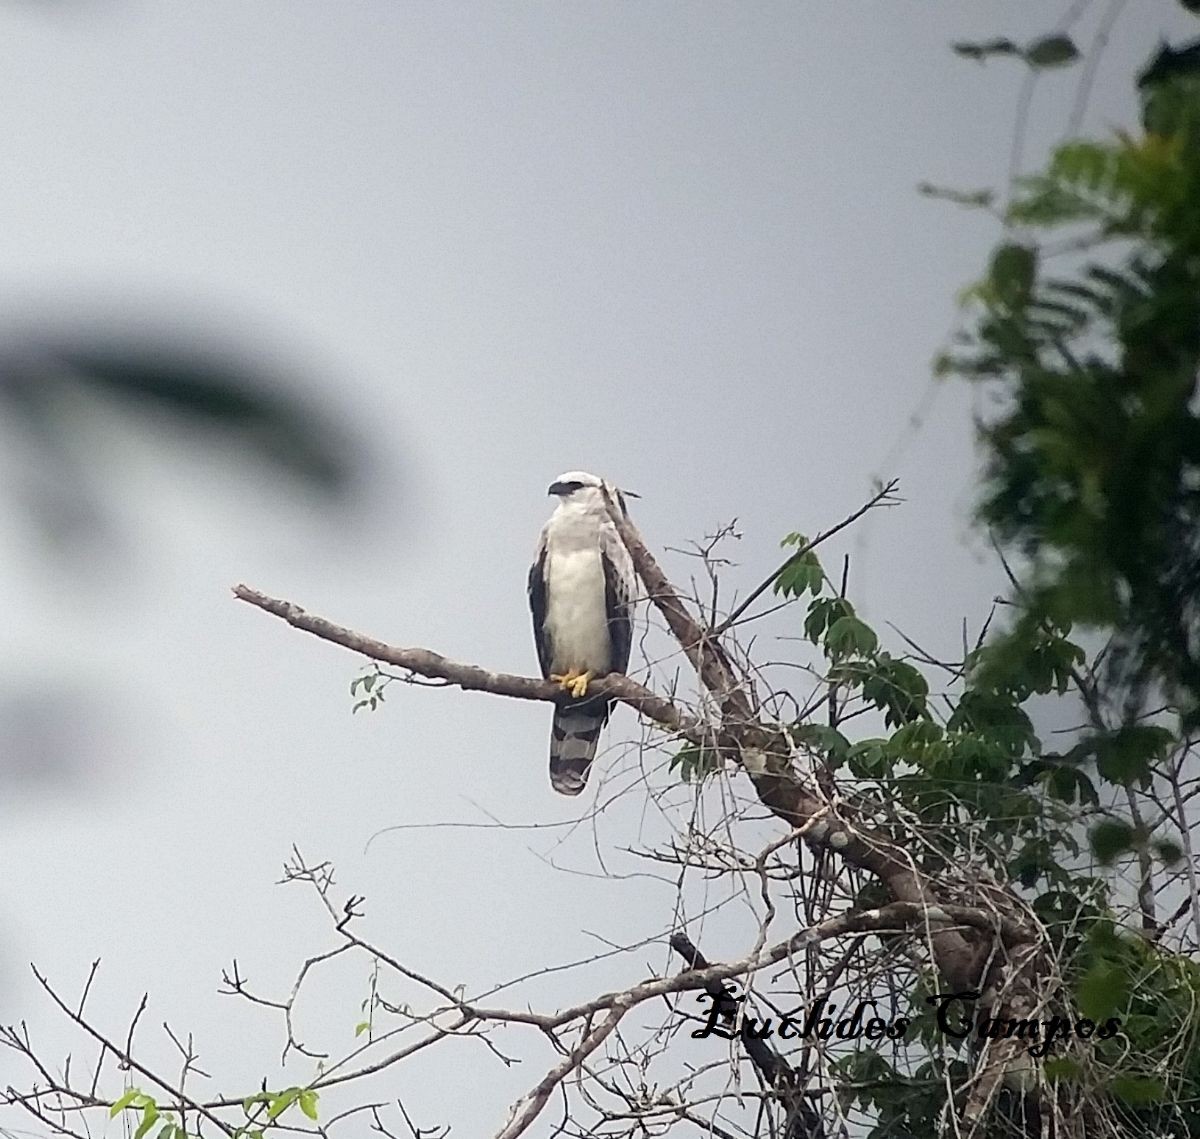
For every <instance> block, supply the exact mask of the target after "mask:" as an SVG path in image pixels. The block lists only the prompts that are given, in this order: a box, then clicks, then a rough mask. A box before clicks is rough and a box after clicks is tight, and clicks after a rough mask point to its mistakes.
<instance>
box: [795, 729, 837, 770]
mask: <svg viewBox="0 0 1200 1139" xmlns="http://www.w3.org/2000/svg"><path fill="white" fill-rule="evenodd" d="M792 739H793V740H795V741H796V743H798V744H799V745H800V746H801V747H809V748H812V749H813V750H814V751H819V752H824V753H825V754H826V755H828V756H829V758H830V759H831V760H832V761H834V763H835V764H836V763H837V762H840V761H841V760H843V759H845V757H846V753H847V752H848V751H849V750H850V741H849V740H848V739H846V737H845V736H844V735H842V733H841V732H839V731H838V730H837V728H831V727H830V726H829V725H828V724H796V725H795V726H794V727H793V728H792Z"/></svg>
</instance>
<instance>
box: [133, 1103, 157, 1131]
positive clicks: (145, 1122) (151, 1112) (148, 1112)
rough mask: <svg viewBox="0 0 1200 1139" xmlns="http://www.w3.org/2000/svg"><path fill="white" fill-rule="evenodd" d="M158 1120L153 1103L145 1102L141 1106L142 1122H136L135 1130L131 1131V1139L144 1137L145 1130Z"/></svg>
mask: <svg viewBox="0 0 1200 1139" xmlns="http://www.w3.org/2000/svg"><path fill="white" fill-rule="evenodd" d="M157 1121H158V1108H157V1107H156V1106H155V1105H154V1104H153V1103H148V1104H146V1106H145V1107H143V1108H142V1122H141V1123H139V1124H138V1128H137V1130H136V1131H135V1132H134V1133H133V1139H145V1136H146V1132H148V1131H149V1130H150V1128H151V1127H153V1126H154V1124H155V1123H156V1122H157Z"/></svg>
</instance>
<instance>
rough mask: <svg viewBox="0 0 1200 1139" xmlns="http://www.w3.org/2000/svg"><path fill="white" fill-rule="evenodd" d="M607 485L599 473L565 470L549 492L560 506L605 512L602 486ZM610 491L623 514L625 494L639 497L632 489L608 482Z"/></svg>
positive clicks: (624, 511) (551, 485) (552, 484)
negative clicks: (617, 486)
mask: <svg viewBox="0 0 1200 1139" xmlns="http://www.w3.org/2000/svg"><path fill="white" fill-rule="evenodd" d="M604 485H605V483H604V480H603V479H601V478H600V476H599V475H593V474H590V473H589V472H588V471H564V472H563V473H562V474H561V475H559V476H558V478H556V479H555V480H554V481H553V482H552V483H551V484H550V489H549V491H548V492H547V493H549V494H553V495H555V496H556V497H557V498H558V505H559V508H560V509H562V508H563V507H576V508H579V509H582V510H598V511H600V512H601V513H603V512H604V495H603V494H602V493H601V488H602V487H603V486H604ZM608 489H609V492H610V493H611V494H612V495H613V497H614V499H615V501H616V503H617V505H618V507H619V508H620V510H621V513H622V514H625V513H627V511H626V508H625V495H630V496H631V497H633V498H637V495H636V494H634V493H633V491H631V490H626V491H621V490H618V489H617V488H616V487H615V486H613V485H612V484H611V483H609V484H608Z"/></svg>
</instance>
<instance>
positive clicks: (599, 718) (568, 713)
mask: <svg viewBox="0 0 1200 1139" xmlns="http://www.w3.org/2000/svg"><path fill="white" fill-rule="evenodd" d="M609 710H610V708H609V703H608V701H607V700H606V701H604V702H603V703H600V702H598V701H595V700H589V701H587V703H586V704H584V705H582V706H580V707H577V708H572V707H569V706H568V707H565V708H556V709H555V711H554V726H553V728H552V729H551V732H550V783H551V785H552V786H553V787H554V790H555V791H557V792H559V794H561V795H578V794H579V793H580V791H582V790H583V789H584V787H585V786H586V785H587V777H588V771H589V770H590V769H591V766H592V760H593V759H594V758H595V756H596V744H597V742H598V741H599V739H600V731H601V729H602V728H603V727H604V725H605V723H606V722H607V721H608V713H609Z"/></svg>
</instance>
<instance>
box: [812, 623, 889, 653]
mask: <svg viewBox="0 0 1200 1139" xmlns="http://www.w3.org/2000/svg"><path fill="white" fill-rule="evenodd" d="M878 644H879V639H878V637H876V636H875V633H874V631H873V630H872V629H871V628H870V626H868V625H866V624H865V623H864V622H862V621H860V620H859V619H858V618H857V617H839V618H838V619H837V620H836V621H834V623H833V624H832V625H830V626H829V631H828V632H827V633H826V634H825V647H826V649H827V650H828V651H829V655H830V656H831V657H832V658H833V659H834V660H840V659H841V658H843V657H847V656H870V655H871V654H872V653H873V652H874V651H875V649H876V648H877V647H878Z"/></svg>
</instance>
